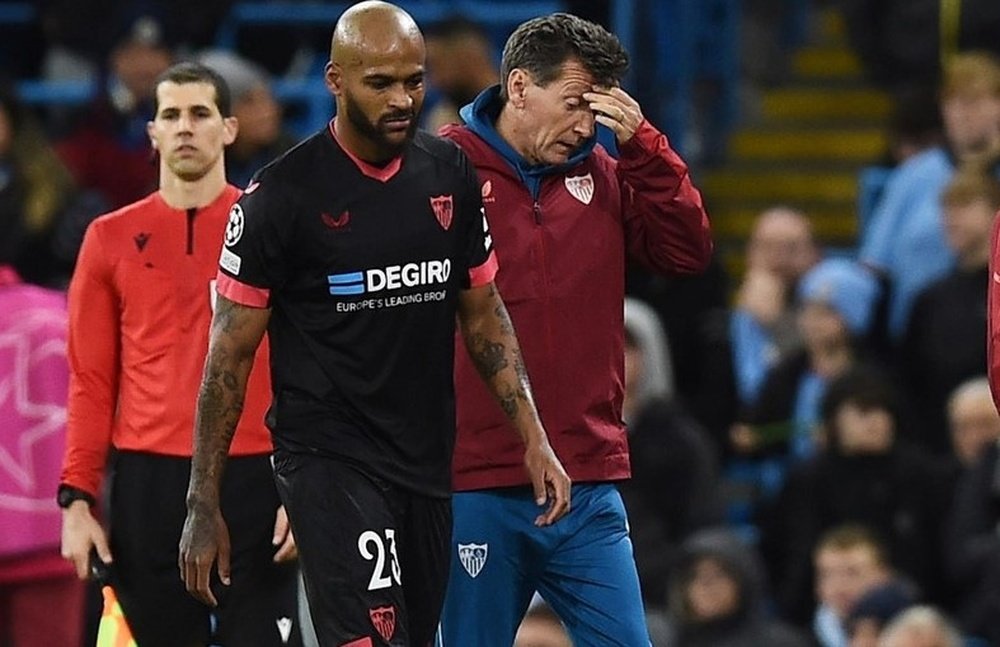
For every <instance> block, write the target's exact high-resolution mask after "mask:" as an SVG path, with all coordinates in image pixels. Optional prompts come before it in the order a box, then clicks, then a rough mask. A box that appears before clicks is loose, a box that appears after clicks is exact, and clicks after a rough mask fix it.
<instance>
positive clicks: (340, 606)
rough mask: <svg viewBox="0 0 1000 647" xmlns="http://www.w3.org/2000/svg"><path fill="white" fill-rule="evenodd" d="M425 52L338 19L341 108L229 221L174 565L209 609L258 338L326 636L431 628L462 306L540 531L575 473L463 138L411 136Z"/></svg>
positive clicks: (371, 20) (224, 555)
mask: <svg viewBox="0 0 1000 647" xmlns="http://www.w3.org/2000/svg"><path fill="white" fill-rule="evenodd" d="M423 76H424V44H423V38H422V37H421V34H420V31H419V30H418V29H417V26H416V24H415V23H414V22H413V19H412V18H411V17H410V16H409V15H407V14H406V13H404V12H403V11H401V10H400V9H398V8H397V7H394V6H393V5H390V4H386V3H384V2H363V3H361V4H358V5H355V6H353V7H351V8H350V9H348V10H347V11H346V12H345V13H344V14H343V15H342V16H341V18H340V20H339V21H338V22H337V26H336V28H335V30H334V34H333V41H332V45H331V60H330V63H329V64H328V65H327V67H326V83H327V87H328V88H329V90H330V92H331V93H332V94H333V95H334V96H335V97H336V102H337V117H336V118H335V119H333V120H332V121H331V122H330V124H329V127H327V128H324V129H323V130H322V131H320V132H319V133H317V134H315V135H314V136H312V137H310V138H309V139H307V140H305V141H304V142H303V143H302V144H300V145H298V146H296V147H295V148H293V149H292V150H290V151H289V152H288V153H286V154H285V155H283V156H282V157H280V158H278V159H277V160H275V161H274V162H273V163H271V164H269V165H268V166H266V167H265V168H263V169H262V170H261V171H260V172H259V173H258V174H257V175H256V176H255V178H254V180H253V181H252V182H251V184H250V185H249V186H248V187H247V189H246V191H245V192H244V195H243V197H242V198H241V199H240V200H239V202H238V203H237V204H236V205H235V206H234V207H233V209H232V212H231V213H230V219H229V226H228V227H227V230H226V246H225V248H224V251H223V252H222V257H221V258H220V261H219V266H220V270H219V275H218V281H217V283H218V304H217V309H216V315H215V319H214V320H213V326H212V332H211V335H210V341H209V354H208V359H207V360H206V366H205V375H204V380H203V383H202V388H201V393H200V396H199V399H198V414H197V423H196V427H197V428H196V440H195V452H194V458H193V465H192V472H191V480H190V484H189V488H188V516H187V519H186V522H185V528H184V534H183V536H182V538H181V547H180V549H181V559H180V568H181V571H182V576H183V578H184V580H185V582H186V584H187V587H188V590H189V591H190V592H192V593H193V594H194V595H195V596H196V597H198V598H199V599H201V600H203V601H205V602H206V603H208V604H214V602H215V591H217V590H218V586H217V585H216V583H215V582H214V581H213V578H212V577H211V573H212V565H213V563H214V562H215V560H216V558H217V559H218V567H217V569H216V570H217V572H218V576H219V579H220V580H221V582H222V584H223V585H226V584H228V582H229V548H228V547H229V539H228V532H227V530H226V524H225V521H224V520H223V518H222V515H221V513H220V511H219V503H218V498H219V492H218V490H219V476H220V474H221V473H222V469H223V465H224V462H225V456H226V448H227V447H228V445H229V441H230V438H231V436H232V431H233V427H232V425H233V418H234V417H235V416H234V413H233V412H236V411H238V410H239V409H240V408H241V406H242V401H243V395H244V390H245V384H246V373H247V370H248V367H249V363H248V360H247V358H250V357H252V356H253V352H254V350H255V349H256V348H257V344H258V343H259V341H260V339H261V336H262V335H263V334H264V331H265V330H268V331H269V334H270V340H271V348H272V353H271V374H272V383H273V386H274V402H273V404H272V407H271V410H270V414H269V418H268V422H269V426H270V428H271V432H272V437H273V440H274V446H275V456H274V471H275V478H276V482H277V486H278V491H279V494H280V496H281V500H282V502H283V503H284V504H285V507H286V508H287V510H288V514H289V518H290V521H291V524H292V527H293V530H294V533H295V537H296V540H297V544H298V547H299V551H300V556H301V564H302V570H303V574H304V576H305V583H306V593H307V596H308V598H309V607H310V611H311V613H312V618H313V622H314V624H315V627H316V633H317V635H318V638H319V641H320V644H322V645H323V646H324V647H338V646H339V647H346V646H350V647H374V646H386V645H392V646H398V647H403V646H411V645H412V646H419V647H423V646H425V645H427V644H429V642H430V641H431V640H432V639H433V638H434V634H435V630H436V627H437V624H438V617H439V615H440V610H441V605H442V602H443V599H444V591H445V584H446V582H447V579H448V564H449V554H448V552H449V543H450V540H451V525H452V516H451V501H450V496H451V489H452V488H451V459H452V451H453V447H454V442H455V409H454V407H455V405H454V402H455V395H454V376H453V369H454V354H455V323H456V317H457V320H458V323H459V325H460V327H461V333H462V337H463V339H464V342H465V345H466V347H467V349H468V352H469V355H470V356H471V358H472V360H473V362H474V364H475V365H476V367H477V368H478V371H479V374H480V376H481V378H482V379H483V381H484V382H485V383H486V385H487V387H488V388H489V390H490V391H491V392H492V393H493V395H494V397H496V398H497V400H498V401H499V402H500V404H501V406H502V407H503V410H504V411H505V413H506V415H507V416H508V418H509V419H510V421H511V422H512V423H513V426H514V428H515V429H516V430H517V432H518V433H519V434H520V436H521V442H522V443H523V447H524V449H523V461H524V465H525V467H526V468H527V477H528V479H530V482H531V483H532V484H533V488H534V495H535V501H536V503H537V504H538V505H539V506H540V507H539V508H538V510H537V511H538V515H537V518H536V523H538V524H539V525H542V526H544V525H549V524H552V523H553V522H554V521H555V520H556V519H558V518H559V517H561V516H562V515H563V514H564V513H565V512H566V511H567V510H568V506H569V486H570V484H569V478H568V477H567V476H566V473H565V471H564V470H563V468H562V466H561V465H560V463H559V461H558V460H557V459H556V456H555V454H554V452H553V451H552V448H551V447H550V445H549V442H548V439H547V437H546V435H545V431H544V429H543V428H542V425H541V422H540V421H539V418H538V413H537V410H536V408H535V404H534V400H533V396H532V393H531V387H530V385H529V383H528V379H527V375H526V373H525V370H524V363H523V360H522V358H521V353H520V349H519V346H518V343H517V339H516V338H515V336H514V330H513V326H512V325H511V322H510V318H509V316H508V314H507V310H506V308H505V307H504V304H503V301H502V300H501V299H500V296H499V294H498V293H497V290H496V288H495V286H494V284H493V278H494V275H495V273H496V269H497V261H496V256H495V254H494V253H493V246H492V240H491V237H490V235H489V233H488V228H487V224H486V219H485V216H484V215H483V212H482V204H481V198H480V190H479V184H478V182H477V180H476V176H475V173H474V171H473V170H472V168H471V166H470V165H469V163H468V160H467V159H466V158H465V157H464V156H463V155H462V154H461V153H460V152H459V150H458V148H457V147H456V146H455V145H453V144H451V143H449V142H447V141H445V140H442V139H439V138H436V137H433V136H430V135H427V134H426V133H417V132H416V120H417V115H418V113H419V111H420V107H421V104H422V103H423V97H424V82H423Z"/></svg>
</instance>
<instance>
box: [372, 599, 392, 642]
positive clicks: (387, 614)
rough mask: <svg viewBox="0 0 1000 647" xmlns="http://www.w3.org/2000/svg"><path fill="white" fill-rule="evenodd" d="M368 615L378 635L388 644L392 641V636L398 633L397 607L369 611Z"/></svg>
mask: <svg viewBox="0 0 1000 647" xmlns="http://www.w3.org/2000/svg"><path fill="white" fill-rule="evenodd" d="M368 615H369V616H370V617H371V619H372V625H373V626H374V627H375V631H377V632H378V635H380V636H382V639H383V640H385V641H386V642H389V641H390V640H392V635H393V634H394V633H396V607H392V606H389V607H376V608H374V609H369V610H368Z"/></svg>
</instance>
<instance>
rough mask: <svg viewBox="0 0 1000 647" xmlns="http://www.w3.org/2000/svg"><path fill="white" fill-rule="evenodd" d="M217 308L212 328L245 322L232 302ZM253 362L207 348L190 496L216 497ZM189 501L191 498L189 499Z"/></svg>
mask: <svg viewBox="0 0 1000 647" xmlns="http://www.w3.org/2000/svg"><path fill="white" fill-rule="evenodd" d="M220 306H221V307H220V308H219V309H217V311H216V315H215V320H214V321H213V324H212V326H213V330H214V331H220V330H221V331H222V332H224V333H232V332H233V331H235V330H239V329H241V328H243V327H244V326H245V325H246V323H247V322H246V321H245V320H244V319H243V318H241V317H240V311H239V308H236V307H234V304H232V302H228V301H226V302H221V303H220ZM252 363H253V355H252V354H251V355H250V356H249V357H241V356H237V355H234V354H233V353H231V352H230V351H228V350H227V349H226V348H225V347H224V346H223V345H221V344H220V345H215V344H213V345H212V346H211V347H210V349H209V354H208V358H207V361H206V363H205V374H204V376H203V377H202V383H201V388H200V389H199V392H198V411H197V415H196V420H195V454H194V460H193V461H192V466H191V471H192V474H191V492H189V495H195V496H194V499H196V500H197V499H198V497H199V496H205V497H207V500H211V499H213V498H214V499H215V500H216V501H217V499H218V487H219V483H220V481H221V478H222V471H223V468H224V467H225V463H226V458H227V457H228V455H229V445H230V443H231V442H232V437H233V434H234V433H235V432H236V425H237V424H238V423H239V420H240V414H242V412H243V401H244V392H245V388H246V377H247V374H248V373H249V371H250V365H251V364H252ZM189 502H191V501H190V499H189Z"/></svg>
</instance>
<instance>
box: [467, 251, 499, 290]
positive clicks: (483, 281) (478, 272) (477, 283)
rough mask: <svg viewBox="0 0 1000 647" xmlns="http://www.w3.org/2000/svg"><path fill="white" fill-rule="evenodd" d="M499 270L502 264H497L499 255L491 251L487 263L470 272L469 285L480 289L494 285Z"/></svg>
mask: <svg viewBox="0 0 1000 647" xmlns="http://www.w3.org/2000/svg"><path fill="white" fill-rule="evenodd" d="M498 269H500V263H498V262H497V254H496V252H495V251H493V250H490V257H489V258H487V259H486V262H485V263H483V264H482V265H480V266H479V267H473V268H472V269H470V270H469V285H470V286H471V287H474V288H478V287H482V286H484V285H487V284H488V283H492V282H493V279H494V278H495V277H496V275H497V270H498Z"/></svg>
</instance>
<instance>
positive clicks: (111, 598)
mask: <svg viewBox="0 0 1000 647" xmlns="http://www.w3.org/2000/svg"><path fill="white" fill-rule="evenodd" d="M101 593H102V594H103V595H104V611H103V612H101V624H100V625H99V626H98V629H97V647H137V646H136V644H135V638H133V637H132V632H131V631H130V630H129V628H128V623H127V622H125V614H124V613H122V607H121V605H120V604H118V598H117V596H115V590H114V589H113V588H111V587H110V586H104V587H103V588H102V589H101Z"/></svg>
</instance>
